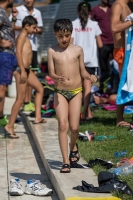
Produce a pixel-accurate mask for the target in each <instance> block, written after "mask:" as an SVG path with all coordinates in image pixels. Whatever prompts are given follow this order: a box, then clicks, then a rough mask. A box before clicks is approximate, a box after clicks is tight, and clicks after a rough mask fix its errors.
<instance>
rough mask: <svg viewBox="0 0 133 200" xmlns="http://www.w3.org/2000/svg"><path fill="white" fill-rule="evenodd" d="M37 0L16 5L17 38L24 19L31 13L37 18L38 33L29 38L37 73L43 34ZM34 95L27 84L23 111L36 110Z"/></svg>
mask: <svg viewBox="0 0 133 200" xmlns="http://www.w3.org/2000/svg"><path fill="white" fill-rule="evenodd" d="M34 3H35V0H23V5H21V6H18V7H16V9H17V10H18V15H17V18H16V21H15V27H14V30H15V38H17V36H18V34H19V33H20V31H21V30H22V21H23V19H24V18H25V17H27V16H29V15H31V16H33V17H34V18H35V19H36V20H37V29H36V34H33V35H29V36H28V37H29V40H30V42H31V45H32V53H33V57H32V62H31V66H32V68H31V70H32V71H33V72H34V73H35V74H37V71H38V70H39V66H38V60H37V35H41V34H42V32H43V21H42V16H41V12H40V11H39V10H38V9H36V8H35V7H34ZM11 18H12V15H10V20H11ZM31 97H32V88H31V87H30V86H27V90H26V97H25V102H24V107H23V111H24V112H31V111H35V106H34V104H33V103H32V102H31Z"/></svg>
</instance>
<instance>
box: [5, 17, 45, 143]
mask: <svg viewBox="0 0 133 200" xmlns="http://www.w3.org/2000/svg"><path fill="white" fill-rule="evenodd" d="M36 28H37V21H36V19H35V18H34V17H32V16H27V17H25V19H24V20H23V22H22V31H21V32H20V34H19V36H18V38H17V40H16V56H17V60H18V66H19V67H20V68H19V69H18V70H17V71H15V72H14V76H15V79H16V84H17V98H16V101H15V103H14V105H13V107H12V111H11V116H10V120H9V123H8V124H7V125H6V126H5V130H6V131H7V132H8V135H9V137H10V138H12V139H14V138H18V136H17V135H16V134H15V133H14V123H15V120H16V117H17V115H18V112H19V110H20V107H21V106H22V104H23V103H24V99H25V94H26V88H27V84H29V85H30V86H31V87H33V88H34V89H35V90H36V96H35V108H36V110H35V114H36V118H35V121H34V124H38V123H45V122H46V121H45V120H44V119H42V117H41V113H40V110H41V104H42V98H43V87H42V85H41V83H40V82H39V80H38V79H37V77H36V75H35V74H34V73H33V72H32V71H31V70H30V68H29V66H30V64H31V61H32V47H31V43H30V41H29V39H28V35H32V34H33V33H36Z"/></svg>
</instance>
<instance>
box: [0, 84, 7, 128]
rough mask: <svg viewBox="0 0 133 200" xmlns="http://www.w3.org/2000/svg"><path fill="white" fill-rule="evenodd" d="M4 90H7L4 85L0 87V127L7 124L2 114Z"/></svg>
mask: <svg viewBox="0 0 133 200" xmlns="http://www.w3.org/2000/svg"><path fill="white" fill-rule="evenodd" d="M6 90H7V86H6V85H0V126H5V125H6V123H7V120H6V118H5V117H4V113H3V110H4V102H5V96H6Z"/></svg>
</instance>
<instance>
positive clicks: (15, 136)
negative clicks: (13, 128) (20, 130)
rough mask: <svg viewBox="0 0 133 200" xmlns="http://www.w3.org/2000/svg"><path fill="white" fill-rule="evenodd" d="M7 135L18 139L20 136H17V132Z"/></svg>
mask: <svg viewBox="0 0 133 200" xmlns="http://www.w3.org/2000/svg"><path fill="white" fill-rule="evenodd" d="M6 136H7V137H8V138H10V139H18V138H19V136H17V135H16V134H15V133H8V134H6Z"/></svg>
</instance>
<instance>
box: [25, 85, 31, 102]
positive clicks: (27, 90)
mask: <svg viewBox="0 0 133 200" xmlns="http://www.w3.org/2000/svg"><path fill="white" fill-rule="evenodd" d="M31 94H32V88H31V87H30V86H29V85H27V88H26V95H25V103H29V102H31Z"/></svg>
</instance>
